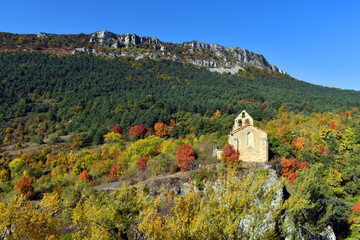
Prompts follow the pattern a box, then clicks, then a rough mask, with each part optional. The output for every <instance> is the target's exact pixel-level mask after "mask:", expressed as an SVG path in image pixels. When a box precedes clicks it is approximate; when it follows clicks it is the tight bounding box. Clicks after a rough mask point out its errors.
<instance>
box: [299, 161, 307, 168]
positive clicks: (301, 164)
mask: <svg viewBox="0 0 360 240" xmlns="http://www.w3.org/2000/svg"><path fill="white" fill-rule="evenodd" d="M299 167H300V169H301V170H303V169H306V168H309V165H308V163H307V162H306V161H303V162H302V163H300V166H299Z"/></svg>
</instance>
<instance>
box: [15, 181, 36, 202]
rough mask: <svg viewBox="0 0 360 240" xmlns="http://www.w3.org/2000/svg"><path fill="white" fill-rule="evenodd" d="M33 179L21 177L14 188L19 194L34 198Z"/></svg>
mask: <svg viewBox="0 0 360 240" xmlns="http://www.w3.org/2000/svg"><path fill="white" fill-rule="evenodd" d="M33 183H34V179H33V178H32V177H26V176H23V177H22V179H21V180H20V182H19V183H18V184H17V185H16V188H17V189H18V190H19V191H20V194H22V195H25V196H27V197H32V196H34V187H33Z"/></svg>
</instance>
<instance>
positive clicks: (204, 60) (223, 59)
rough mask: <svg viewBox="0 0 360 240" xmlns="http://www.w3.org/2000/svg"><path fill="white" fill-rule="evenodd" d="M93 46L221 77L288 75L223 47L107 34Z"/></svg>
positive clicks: (100, 35)
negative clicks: (253, 70)
mask: <svg viewBox="0 0 360 240" xmlns="http://www.w3.org/2000/svg"><path fill="white" fill-rule="evenodd" d="M90 43H91V44H93V45H94V46H95V47H96V46H100V47H108V48H112V49H115V50H121V55H122V56H124V55H126V56H132V57H136V58H138V59H140V58H142V57H144V56H145V55H144V54H143V53H140V52H141V51H136V49H137V48H141V49H148V50H149V51H152V52H153V55H152V58H165V59H170V60H173V61H182V62H187V63H190V64H194V65H197V66H202V67H206V68H208V69H209V70H211V71H216V72H220V73H222V72H228V73H230V74H234V73H236V72H237V71H239V70H242V69H244V67H246V66H252V67H257V68H261V69H268V70H269V71H273V72H279V73H282V74H286V72H285V71H283V70H281V69H279V68H277V67H276V66H275V65H273V64H269V62H268V61H267V60H266V59H265V57H264V56H263V55H261V54H257V53H253V52H251V51H249V50H247V49H242V48H239V47H224V46H221V45H219V44H208V43H203V42H199V41H191V42H184V43H180V44H174V43H167V42H162V41H160V40H159V39H157V38H154V37H139V36H138V35H136V34H129V33H127V34H124V35H118V34H115V33H112V32H110V31H106V30H104V31H98V32H95V33H93V34H92V35H91V38H90ZM126 49H129V50H128V51H127V50H126ZM130 49H132V51H130ZM82 52H84V51H82ZM135 52H137V54H136V53H135ZM113 55H114V56H116V53H113ZM140 55H141V56H140ZM226 69H230V70H226Z"/></svg>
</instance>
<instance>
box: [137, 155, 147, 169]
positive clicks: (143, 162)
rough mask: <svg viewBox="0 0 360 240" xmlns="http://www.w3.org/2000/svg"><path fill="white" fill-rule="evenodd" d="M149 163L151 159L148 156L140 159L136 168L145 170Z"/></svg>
mask: <svg viewBox="0 0 360 240" xmlns="http://www.w3.org/2000/svg"><path fill="white" fill-rule="evenodd" d="M148 161H149V158H148V157H147V156H145V157H142V158H139V160H138V161H137V163H136V168H137V169H139V170H145V168H146V164H147V162H148Z"/></svg>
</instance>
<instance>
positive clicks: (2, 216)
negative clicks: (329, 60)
mask: <svg viewBox="0 0 360 240" xmlns="http://www.w3.org/2000/svg"><path fill="white" fill-rule="evenodd" d="M359 106H360V93H359V92H356V91H351V90H340V89H335V88H327V87H322V86H316V85H312V84H309V83H306V82H302V81H299V80H296V79H294V78H292V77H290V76H289V75H285V74H280V73H274V72H269V71H267V70H261V69H257V68H252V67H248V68H246V69H245V70H244V71H240V72H239V73H238V74H236V75H228V74H218V73H212V72H209V71H207V70H206V69H204V68H198V67H195V66H193V65H190V64H184V63H178V62H173V61H167V60H150V59H146V58H145V59H141V60H137V61H135V60H134V58H129V57H124V58H110V57H106V56H105V57H96V56H93V55H90V54H78V53H77V54H74V55H68V56H64V55H50V54H43V53H15V52H1V53H0V143H1V146H0V147H1V148H0V154H1V155H0V158H1V159H0V238H1V239H64V240H65V239H284V238H285V237H287V238H288V239H300V238H303V239H320V237H321V236H323V235H324V232H325V231H326V230H328V229H329V228H330V229H331V231H332V232H333V233H334V234H335V235H336V237H337V238H338V239H358V238H359V237H360V183H359V179H360V171H359V170H358V168H357V167H358V165H359V164H360V127H359V121H360V115H359V113H360V108H359ZM244 109H245V110H246V111H247V112H248V113H250V115H251V116H252V117H254V119H255V123H254V124H255V126H257V127H259V128H261V129H264V130H266V131H267V133H268V139H269V147H270V161H269V164H266V166H258V165H252V164H247V163H243V162H239V161H238V156H239V154H240V155H241V152H240V153H236V152H235V151H234V149H233V148H232V146H231V145H228V144H227V138H228V132H229V131H231V130H232V126H233V121H234V119H235V117H236V116H237V115H238V114H239V113H240V112H241V111H242V110H244ZM214 148H219V149H223V155H222V156H221V159H217V158H216V157H215V156H214V155H213V149H214Z"/></svg>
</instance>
